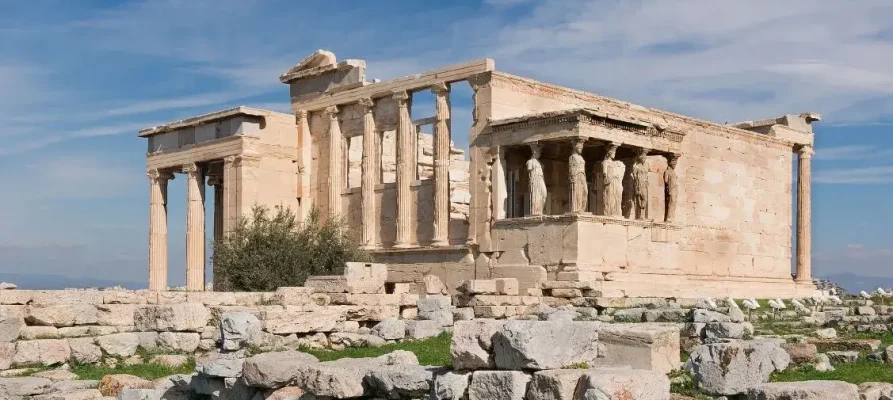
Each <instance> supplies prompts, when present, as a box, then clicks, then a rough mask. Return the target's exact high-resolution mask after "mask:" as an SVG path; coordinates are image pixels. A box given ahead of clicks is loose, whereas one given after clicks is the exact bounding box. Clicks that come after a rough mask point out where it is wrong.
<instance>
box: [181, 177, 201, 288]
mask: <svg viewBox="0 0 893 400" xmlns="http://www.w3.org/2000/svg"><path fill="white" fill-rule="evenodd" d="M183 172H184V173H186V175H187V179H186V290H188V291H202V290H204V289H205V182H204V176H203V174H202V170H201V167H199V166H198V165H197V164H189V165H187V166H185V167H183Z"/></svg>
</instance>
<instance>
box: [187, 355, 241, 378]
mask: <svg viewBox="0 0 893 400" xmlns="http://www.w3.org/2000/svg"><path fill="white" fill-rule="evenodd" d="M244 363H245V359H244V358H242V357H239V354H237V353H229V354H219V355H217V356H216V357H213V359H211V360H209V361H206V362H203V363H201V364H199V365H196V366H195V372H198V373H199V374H202V375H207V376H212V377H216V378H237V377H240V376H242V367H243V364H244Z"/></svg>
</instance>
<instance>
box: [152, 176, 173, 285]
mask: <svg viewBox="0 0 893 400" xmlns="http://www.w3.org/2000/svg"><path fill="white" fill-rule="evenodd" d="M147 175H148V176H149V290H167V181H168V180H169V179H173V175H172V174H171V173H169V172H162V171H159V170H157V169H156V170H151V171H149V172H148V173H147Z"/></svg>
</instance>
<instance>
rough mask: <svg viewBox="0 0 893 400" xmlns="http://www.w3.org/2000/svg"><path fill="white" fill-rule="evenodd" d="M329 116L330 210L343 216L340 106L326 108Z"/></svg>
mask: <svg viewBox="0 0 893 400" xmlns="http://www.w3.org/2000/svg"><path fill="white" fill-rule="evenodd" d="M326 115H328V117H329V173H328V178H329V198H328V200H329V212H330V213H331V214H332V215H333V216H335V217H340V216H341V208H342V207H341V191H342V189H343V187H342V181H343V176H342V175H343V174H344V171H343V168H342V165H341V158H342V156H341V153H342V152H343V148H342V147H343V146H344V144H343V143H342V141H343V140H344V136H343V135H342V133H341V123H340V122H339V121H338V107H337V106H330V107H328V108H326Z"/></svg>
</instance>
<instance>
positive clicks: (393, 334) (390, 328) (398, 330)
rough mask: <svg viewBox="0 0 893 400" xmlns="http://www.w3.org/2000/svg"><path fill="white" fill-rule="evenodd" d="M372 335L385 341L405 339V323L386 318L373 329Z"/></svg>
mask: <svg viewBox="0 0 893 400" xmlns="http://www.w3.org/2000/svg"><path fill="white" fill-rule="evenodd" d="M372 333H374V334H376V335H378V336H379V337H381V338H382V339H385V340H397V339H403V338H404V337H406V322H405V321H403V320H401V319H397V318H387V319H385V320H383V321H381V322H379V323H378V324H376V325H375V326H374V327H372Z"/></svg>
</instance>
